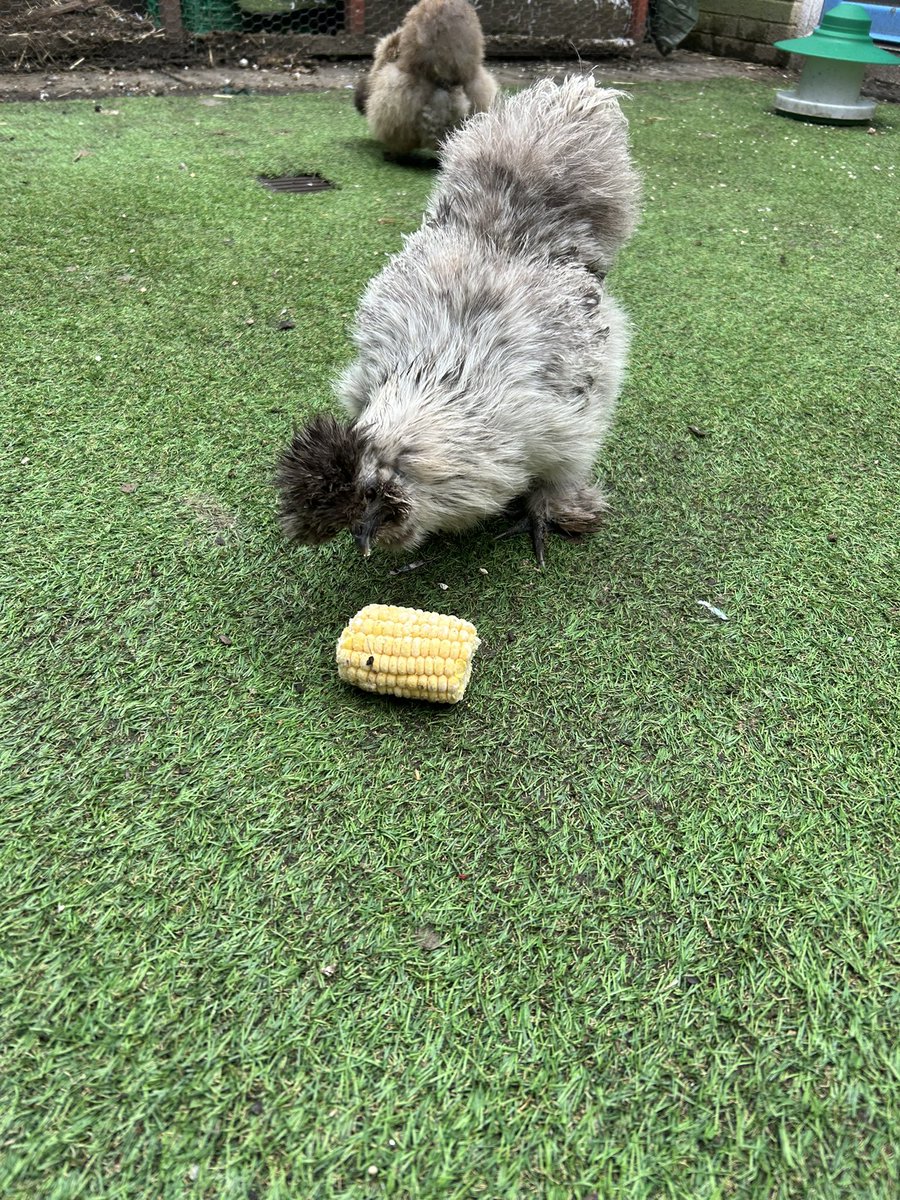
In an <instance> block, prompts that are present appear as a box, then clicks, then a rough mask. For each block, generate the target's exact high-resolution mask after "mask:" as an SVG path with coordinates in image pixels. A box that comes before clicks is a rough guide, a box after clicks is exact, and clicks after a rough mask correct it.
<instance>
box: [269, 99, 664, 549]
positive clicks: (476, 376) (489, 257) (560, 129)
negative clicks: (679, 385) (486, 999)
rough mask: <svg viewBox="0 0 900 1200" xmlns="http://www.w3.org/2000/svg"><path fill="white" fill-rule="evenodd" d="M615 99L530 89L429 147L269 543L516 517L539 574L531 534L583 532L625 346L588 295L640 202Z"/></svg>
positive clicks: (283, 489)
mask: <svg viewBox="0 0 900 1200" xmlns="http://www.w3.org/2000/svg"><path fill="white" fill-rule="evenodd" d="M619 95H620V93H618V92H615V91H611V90H608V89H603V88H600V87H598V86H597V85H596V83H595V82H594V80H593V79H592V78H591V77H590V76H586V77H578V76H576V77H571V78H569V79H567V80H566V81H565V82H564V83H563V84H561V85H556V84H553V83H552V82H550V81H548V80H545V81H543V82H541V83H538V84H535V85H534V86H533V87H530V88H528V89H527V90H525V91H523V92H520V93H519V94H518V95H516V96H513V97H510V98H507V99H505V100H503V101H502V102H500V103H499V104H498V105H497V106H496V107H495V108H493V109H492V110H491V111H489V112H486V113H482V114H481V115H479V116H477V117H473V118H472V119H471V120H470V121H468V122H467V123H466V124H465V125H464V126H463V127H462V128H461V129H460V130H458V131H457V132H456V133H455V134H453V136H452V137H451V138H450V139H449V140H448V142H447V143H446V146H445V149H444V152H443V156H442V158H443V167H444V169H443V172H442V175H441V178H440V180H439V182H438V183H437V186H436V188H435V190H434V193H433V195H432V197H431V200H430V202H429V205H428V209H427V211H426V214H425V217H424V219H423V222H422V225H421V227H420V228H419V229H418V230H417V231H416V232H415V233H413V234H412V235H410V236H409V237H408V238H407V239H406V243H405V246H404V248H403V250H402V251H401V252H400V253H399V254H397V255H396V256H395V257H394V258H392V259H391V260H390V262H389V263H388V264H387V266H386V267H385V268H384V270H383V271H382V272H381V274H380V275H378V276H376V277H375V278H374V279H373V280H372V281H371V283H370V284H369V286H368V288H367V289H366V291H365V294H364V295H363V298H362V301H361V303H360V306H359V310H358V312H357V315H356V326H355V332H354V342H355V345H356V349H357V352H358V353H357V358H356V361H355V362H353V363H352V365H351V366H350V367H349V368H348V369H347V370H346V372H345V373H344V375H343V377H342V379H341V381H340V383H339V393H340V395H341V397H342V399H343V402H344V404H345V406H346V408H347V409H348V410H349V414H350V421H349V423H344V422H341V421H338V420H336V419H335V418H334V417H332V416H328V415H320V416H317V417H314V418H313V419H312V420H311V421H310V422H309V424H307V425H306V426H305V428H302V429H300V430H298V431H296V432H295V434H294V437H293V440H292V441H291V443H290V444H289V445H288V446H287V447H286V449H285V450H284V451H283V453H282V455H281V458H280V462H279V466H278V472H277V477H276V487H277V489H278V492H279V500H280V519H281V524H282V528H283V529H284V532H285V534H286V535H287V537H289V538H292V539H295V540H296V541H299V542H303V543H306V544H308V545H316V544H318V543H321V542H325V541H328V540H329V539H330V538H333V537H335V536H336V535H337V534H338V533H340V532H341V530H343V529H349V530H350V531H351V533H352V535H353V538H354V539H355V541H356V543H357V546H358V547H359V549H360V550H361V551H362V553H363V554H364V555H368V554H369V552H370V550H371V548H372V547H373V546H382V547H385V548H387V549H391V550H412V549H414V548H415V547H417V546H419V545H420V544H421V543H422V542H423V541H424V540H425V539H426V538H428V537H429V536H430V535H432V534H436V533H443V532H456V531H460V530H464V529H468V528H470V527H472V526H475V525H478V524H479V523H480V522H482V521H484V520H485V519H486V518H489V517H492V516H495V515H497V514H500V513H502V512H504V511H507V510H510V509H511V508H512V507H514V506H516V505H518V506H519V510H520V513H521V514H522V516H523V520H522V521H521V523H520V525H519V526H518V527H517V528H520V529H521V530H522V531H525V530H530V532H531V536H532V542H533V546H534V551H535V554H536V556H537V559H538V562H540V563H542V562H543V560H544V542H545V537H546V534H547V532H548V531H550V530H553V531H556V532H558V533H560V534H563V535H566V536H570V537H577V536H579V535H581V534H587V533H591V532H593V531H594V530H596V529H597V527H598V525H599V523H600V521H601V519H602V515H603V512H604V509H605V507H606V505H605V502H604V499H603V495H602V493H601V492H600V490H599V489H598V488H597V487H596V486H595V484H594V482H593V468H594V463H595V461H596V458H597V454H598V451H599V449H600V445H601V443H602V441H603V438H604V436H605V434H606V432H607V430H608V428H609V425H610V421H611V418H612V414H613V409H614V406H615V402H616V398H617V396H618V393H619V389H620V386H621V383H622V378H623V374H624V370H625V362H626V357H627V353H628V343H629V326H628V321H627V318H626V316H625V314H624V312H623V311H622V309H621V308H620V307H619V305H618V304H616V302H615V301H614V300H613V299H612V298H611V297H610V295H609V293H608V292H607V290H606V286H605V282H604V280H605V276H606V273H607V271H608V270H609V268H610V267H611V265H612V263H613V260H614V258H615V256H616V253H617V252H618V250H619V249H620V247H621V246H622V245H623V243H624V242H625V241H626V240H627V238H628V237H629V235H630V234H631V232H632V230H633V228H634V226H635V224H636V221H637V211H638V202H639V191H640V185H639V180H638V176H637V173H636V171H635V168H634V166H633V164H632V162H631V157H630V154H629V146H628V134H627V125H626V121H625V118H624V116H623V115H622V112H621V109H620V108H619V103H618V97H619Z"/></svg>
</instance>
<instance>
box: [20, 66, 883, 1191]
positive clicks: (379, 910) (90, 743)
mask: <svg viewBox="0 0 900 1200" xmlns="http://www.w3.org/2000/svg"><path fill="white" fill-rule="evenodd" d="M634 93H635V95H634V99H633V101H632V102H631V103H630V104H629V106H628V111H629V115H630V117H631V120H632V128H633V135H634V144H635V150H636V154H637V157H638V159H639V161H640V163H641V165H642V167H643V170H644V173H645V177H646V182H647V199H646V213H645V217H644V221H643V224H642V227H641V230H640V232H639V234H638V235H637V237H636V238H635V239H634V241H633V243H632V244H631V245H630V246H629V248H628V249H627V251H626V252H625V254H624V255H623V257H622V259H621V261H620V265H619V266H618V267H617V269H616V271H615V273H614V276H613V277H612V280H611V282H612V285H613V290H614V291H615V293H616V294H617V295H618V296H619V297H620V298H621V299H622V300H623V301H624V302H625V303H626V305H627V306H628V308H629V310H630V312H631V314H632V316H633V319H634V321H635V325H636V339H635V344H634V349H633V358H632V368H631V373H630V378H629V383H628V386H627V390H626V393H625V395H624V396H623V400H622V406H621V411H620V415H619V419H618V421H617V425H616V430H615V434H614V436H613V437H612V438H611V439H610V441H609V443H608V445H607V447H606V449H605V451H604V455H603V461H602V464H601V469H602V473H603V475H604V476H605V478H606V479H607V480H608V482H609V485H610V490H611V493H612V496H613V500H614V512H613V515H612V516H611V518H610V520H609V522H608V524H607V526H606V528H605V529H604V531H603V533H602V534H601V535H600V536H598V537H597V538H595V539H594V540H592V541H590V542H588V543H585V544H584V545H582V546H570V545H565V544H560V543H556V544H554V545H552V547H551V549H550V558H549V563H548V567H547V569H546V570H545V571H544V572H543V573H538V572H537V571H536V570H535V569H534V567H533V565H532V563H531V561H530V559H529V557H528V554H527V548H526V545H525V543H524V542H522V543H515V542H494V541H493V540H492V537H491V533H492V532H493V531H485V532H484V533H481V534H477V535H474V536H471V537H467V538H459V539H454V540H450V541H436V542H434V543H433V544H431V545H429V546H428V548H427V551H426V553H425V557H426V558H427V560H428V561H427V562H426V565H425V566H424V567H422V568H421V569H419V570H418V571H414V572H410V573H407V574H402V575H398V576H391V575H390V574H389V570H390V568H391V566H392V565H393V564H392V563H391V562H390V561H388V560H385V559H383V558H378V557H375V558H373V559H372V560H371V561H370V562H369V563H368V564H366V563H363V562H361V561H360V560H359V559H358V558H357V557H356V556H355V554H354V552H353V550H352V547H351V545H350V544H349V540H348V539H345V540H341V541H340V542H336V543H333V544H332V545H330V546H327V547H324V548H322V549H319V550H308V549H292V548H290V547H287V546H285V545H284V544H283V543H282V541H281V539H280V537H279V535H278V532H277V530H276V528H275V525H274V519H273V512H274V503H273V497H272V495H271V492H270V489H269V487H268V483H267V479H268V474H269V471H270V467H271V463H272V460H273V458H274V455H275V453H276V451H277V448H278V446H279V445H280V443H281V442H282V441H283V439H284V438H285V437H286V436H287V434H288V432H289V428H290V421H291V419H292V417H293V416H295V415H296V416H303V415H304V414H305V413H307V412H308V411H310V410H312V409H313V408H318V407H322V406H327V405H329V404H330V403H331V398H330V392H329V379H330V377H331V376H332V375H333V373H334V372H335V371H336V370H337V369H338V367H339V366H340V365H342V364H343V363H344V362H345V361H346V359H347V357H348V353H349V350H348V343H347V340H346V336H345V326H346V322H347V319H348V317H349V316H350V314H351V313H352V311H353V309H354V307H355V303H356V300H357V297H358V294H359V292H360V290H361V289H362V287H363V285H364V283H365V281H366V280H367V279H368V278H369V276H370V275H371V274H372V273H374V272H375V271H376V270H377V269H378V267H379V265H380V264H381V262H382V261H383V257H384V255H385V254H389V253H391V252H393V251H395V250H396V249H397V248H398V246H399V245H400V238H401V234H402V232H403V231H405V230H409V229H412V228H414V227H415V225H416V224H417V222H418V219H419V215H420V213H421V210H422V207H423V203H424V199H425V196H426V194H427V191H428V188H429V186H430V182H431V180H430V177H429V175H428V173H427V172H411V171H407V170H404V169H402V168H400V167H396V166H389V165H386V164H384V163H383V162H382V161H381V160H380V155H379V153H378V151H377V150H376V148H374V147H373V146H372V145H371V144H370V143H368V142H367V141H365V140H364V138H363V130H362V125H361V122H360V121H359V119H358V118H357V117H356V115H355V114H354V113H353V111H352V109H351V107H350V104H349V100H348V97H347V96H346V95H344V94H341V95H310V96H302V97H300V96H298V97H292V98H280V99H265V100H263V99H256V98H244V97H238V98H236V99H234V100H231V101H223V102H222V103H220V104H219V105H218V106H209V105H206V104H204V103H202V102H200V103H198V102H197V100H196V99H191V98H187V99H152V100H151V99H141V100H123V101H121V102H120V103H119V104H118V105H117V108H118V112H116V113H109V112H107V111H103V110H101V112H99V113H98V112H95V110H94V107H93V105H91V104H87V103H72V104H65V105H59V104H55V105H52V106H51V105H45V106H42V105H8V106H6V107H3V108H0V139H8V140H3V141H2V145H0V154H2V156H3V159H4V160H5V167H4V171H3V173H2V176H0V214H2V215H0V223H2V228H3V230H4V235H3V245H2V254H3V260H4V261H3V274H2V279H3V294H4V304H5V306H6V309H7V312H6V316H5V318H4V325H5V330H4V334H3V360H4V362H3V397H4V398H3V402H2V421H3V460H2V463H3V465H2V473H0V484H2V495H3V504H4V510H3V521H2V525H0V536H2V539H3V544H4V554H3V564H4V565H3V567H2V584H0V587H2V592H3V595H4V605H3V614H2V646H3V652H2V662H3V669H4V674H5V683H4V699H3V705H2V720H3V741H2V747H3V750H2V754H3V758H4V760H5V761H4V763H3V767H4V771H3V785H2V786H3V788H4V790H5V793H6V795H5V800H4V804H3V808H2V818H0V819H2V827H3V841H2V854H3V864H4V866H3V892H4V896H5V902H4V908H5V914H4V920H3V926H4V938H3V941H4V955H3V960H2V962H3V978H2V980H0V1018H2V1035H3V1036H2V1039H0V1041H2V1050H0V1053H2V1054H3V1062H2V1076H0V1078H2V1085H0V1086H2V1092H3V1095H4V1101H3V1104H2V1109H0V1194H2V1195H3V1196H4V1197H5V1198H8V1200H14V1198H15V1200H18V1198H20V1197H21V1198H25V1197H28V1198H29V1200H31V1198H34V1197H42V1198H44V1197H46V1198H47V1200H71V1198H75V1197H82V1196H90V1197H95V1196H96V1197H99V1196H102V1197H115V1198H123V1200H124V1198H125V1197H129V1198H130V1197H150V1196H152V1197H160V1198H163V1197H164V1198H168V1197H182V1196H185V1197H188V1196H198V1197H216V1198H226V1197H227V1198H232V1197H242V1198H246V1200H250V1198H251V1197H257V1198H259V1200H261V1198H263V1197H266V1198H267V1200H287V1198H290V1200H298V1198H307V1197H353V1198H355V1197H363V1196H370V1195H377V1194H384V1195H386V1196H394V1197H409V1198H417V1197H425V1198H431V1197H441V1198H442V1200H464V1198H465V1200H468V1198H469V1197H482V1196H483V1197H497V1198H501V1197H502V1198H504V1200H506V1198H509V1200H519V1198H523V1197H530V1196H534V1197H544V1198H546V1200H570V1198H576V1197H577V1198H579V1200H588V1197H590V1196H596V1197H604V1198H605V1197H623V1198H634V1200H650V1198H651V1197H653V1198H655V1197H684V1198H688V1197H691V1198H695V1197H703V1198H709V1200H713V1198H723V1200H724V1198H726V1197H754V1198H756V1197H759V1198H762V1197H779V1198H783V1197H784V1198H786V1197H815V1198H822V1200H825V1198H831V1197H849V1196H866V1197H873V1198H875V1197H889V1196H890V1197H893V1196H895V1195H896V1194H897V1187H898V1162H897V1137H898V1128H900V1114H898V1098H900V1052H898V1040H897V1036H896V1030H897V1028H898V1027H900V1012H898V1009H900V1004H898V984H900V972H898V950H897V947H898V944H900V940H898V937H900V920H898V906H897V902H898V885H897V866H896V859H895V857H894V843H895V841H896V836H897V780H898V778H900V771H898V766H900V764H898V757H900V755H898V732H897V731H898V727H900V723H898V718H900V712H898V709H900V704H898V698H897V692H898V683H897V681H898V673H897V668H898V654H897V622H898V617H900V600H898V594H897V593H898V587H897V581H898V569H897V568H898V564H897V545H898V533H900V518H898V503H897V483H896V480H897V468H898V442H900V437H898V423H897V416H896V401H897V394H898V384H900V379H898V360H900V354H898V350H900V345H898V337H897V327H898V326H897V299H896V297H897V283H898V269H900V259H898V257H897V241H896V227H895V219H896V195H897V170H896V162H897V151H898V145H900V121H898V113H897V110H896V109H892V108H889V107H886V106H884V107H882V108H881V109H880V119H879V124H878V126H877V133H876V134H875V135H872V136H869V135H867V134H866V132H865V130H860V129H832V128H828V127H821V126H811V125H803V124H796V123H792V122H789V121H787V120H785V119H782V118H778V117H775V116H773V115H771V114H770V113H769V112H768V111H767V107H768V105H769V103H770V100H771V96H770V92H769V89H768V88H766V87H762V86H755V85H753V84H749V83H743V82H735V81H721V82H716V83H707V84H704V85H697V84H665V85H659V84H652V85H650V84H647V85H642V84H637V85H636V86H635V87H634ZM85 150H87V151H90V153H89V154H88V155H81V154H79V152H80V151H85ZM293 171H321V172H322V173H323V174H325V175H327V176H328V177H329V178H331V179H333V180H335V181H336V182H337V183H339V184H340V190H336V191H333V192H325V193H319V194H316V195H312V196H303V197H300V196H283V195H281V196H273V195H271V194H269V193H267V192H265V191H264V190H262V189H261V188H260V187H259V186H258V185H257V184H256V183H255V181H254V176H255V175H256V174H258V173H268V174H278V173H282V172H293ZM284 310H287V312H286V313H285V312H284ZM286 315H289V316H290V317H291V318H292V319H293V321H294V322H295V323H296V325H295V328H294V329H292V330H283V329H279V328H277V326H278V324H279V323H280V322H281V321H282V320H283V319H284V318H285V316H286ZM251 321H252V324H251V323H250V322H251ZM690 425H694V426H697V427H699V428H701V429H702V430H703V431H705V432H706V433H708V436H707V437H703V438H698V437H696V436H695V435H693V434H692V433H691V432H690V431H689V429H688V426H690ZM479 568H484V569H485V570H486V571H487V574H486V575H484V574H482V573H481V572H480V570H479ZM439 583H446V584H448V585H449V586H448V589H447V590H446V591H443V590H442V589H439V588H438V586H437V585H438V584H439ZM698 599H703V600H707V601H709V602H711V603H713V604H714V605H716V606H718V607H720V608H722V609H724V610H725V611H726V612H727V614H728V616H729V620H728V621H727V623H723V622H721V621H719V620H717V619H716V618H715V617H714V616H712V615H711V614H710V613H709V612H708V611H707V610H706V609H704V608H702V607H701V606H699V605H698V604H697V601H698ZM371 600H380V601H393V602H398V603H404V604H414V605H418V606H424V607H443V608H445V609H446V610H448V611H454V612H457V613H459V614H460V615H463V616H466V617H469V618H471V619H473V620H475V621H476V622H477V624H478V626H479V630H480V632H481V634H482V636H483V638H484V641H485V647H484V653H483V654H482V655H481V657H480V659H479V661H478V662H477V663H476V669H475V674H474V676H473V681H472V684H471V687H470V691H469V693H468V696H467V700H466V702H465V704H464V705H462V706H460V707H459V708H457V709H452V710H449V711H446V710H441V709H435V708H422V707H417V706H414V705H408V704H402V703H392V702H390V701H386V700H379V699H376V698H373V697H370V696H367V695H363V694H359V693H356V692H354V691H351V690H348V689H345V688H344V687H343V686H342V685H340V684H339V683H338V681H337V679H336V675H335V670H334V666H333V646H334V641H335V639H336V637H337V634H338V632H339V630H340V628H341V626H342V625H343V623H344V621H345V620H346V618H347V617H348V616H349V615H350V614H352V613H353V612H354V611H355V610H356V608H358V607H360V606H361V605H362V604H363V603H365V602H368V601H371ZM370 1168H376V1169H377V1174H375V1173H374V1172H371V1171H370Z"/></svg>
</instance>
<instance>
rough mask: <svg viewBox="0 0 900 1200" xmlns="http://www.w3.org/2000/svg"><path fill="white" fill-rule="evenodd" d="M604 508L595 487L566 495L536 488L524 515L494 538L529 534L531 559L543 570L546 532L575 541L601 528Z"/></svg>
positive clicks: (571, 491) (572, 491) (567, 492)
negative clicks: (532, 551) (532, 553)
mask: <svg viewBox="0 0 900 1200" xmlns="http://www.w3.org/2000/svg"><path fill="white" fill-rule="evenodd" d="M606 509H607V504H606V501H605V500H604V498H603V495H602V493H601V492H600V491H599V490H598V489H597V488H594V487H590V486H587V485H586V486H584V487H580V488H575V489H571V490H569V491H566V492H555V491H554V490H553V489H551V488H543V487H539V488H536V489H535V490H534V491H533V492H532V493H531V494H530V495H529V496H528V497H527V499H526V501H525V510H526V511H525V514H524V516H523V517H522V518H521V519H520V520H518V521H516V522H515V524H513V525H511V526H510V527H509V529H506V530H504V531H503V533H500V534H498V535H497V539H498V540H499V539H500V538H506V537H515V536H517V535H518V534H520V533H527V534H530V535H531V545H532V548H533V550H534V557H535V558H536V559H537V563H538V566H539V567H543V565H544V547H545V542H546V538H547V534H548V533H555V534H557V536H559V537H562V538H566V539H567V540H569V541H577V540H578V539H579V538H581V537H583V536H584V535H585V534H587V533H594V532H595V531H596V530H597V529H598V528H599V527H600V524H601V522H602V520H603V514H604V513H605V512H606Z"/></svg>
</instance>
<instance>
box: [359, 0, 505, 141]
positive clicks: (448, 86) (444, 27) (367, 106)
mask: <svg viewBox="0 0 900 1200" xmlns="http://www.w3.org/2000/svg"><path fill="white" fill-rule="evenodd" d="M496 92H497V84H496V82H495V80H494V78H493V76H492V75H490V74H489V73H488V72H487V71H486V70H485V69H484V38H483V36H482V33H481V24H480V22H479V20H478V15H477V13H476V12H475V9H474V8H473V7H472V5H471V4H470V3H469V2H468V0H419V3H418V4H416V5H414V7H413V8H411V9H410V10H409V12H408V13H407V14H406V16H405V17H404V19H403V23H402V24H401V25H400V27H399V29H395V30H394V32H393V33H390V34H388V35H387V37H383V38H382V39H381V40H380V41H379V42H378V44H377V46H376V47H375V55H374V60H373V63H372V68H371V70H370V71H369V73H368V74H367V75H366V76H364V77H363V79H361V80H360V81H359V83H358V84H357V86H356V90H355V94H354V102H355V104H356V107H357V109H358V111H359V112H361V113H364V114H365V116H366V119H367V120H368V122H369V129H370V131H371V133H372V136H373V137H374V138H376V139H377V140H378V141H380V142H382V143H383V145H384V146H385V148H386V149H387V150H388V151H390V152H391V153H393V154H408V153H410V152H411V151H413V150H436V149H437V148H438V146H439V145H440V143H441V141H442V140H443V138H444V137H446V135H447V134H448V133H449V132H450V131H451V130H452V129H455V128H456V126H457V125H459V124H460V123H461V122H462V121H464V120H465V119H466V117H468V116H470V115H471V114H472V113H477V112H482V111H484V110H485V109H488V108H490V105H491V102H492V101H493V99H494V96H495V95H496Z"/></svg>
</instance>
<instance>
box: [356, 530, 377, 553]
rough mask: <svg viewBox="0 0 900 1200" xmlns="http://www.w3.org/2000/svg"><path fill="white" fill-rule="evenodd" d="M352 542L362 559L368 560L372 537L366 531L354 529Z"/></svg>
mask: <svg viewBox="0 0 900 1200" xmlns="http://www.w3.org/2000/svg"><path fill="white" fill-rule="evenodd" d="M353 540H354V542H356V546H357V549H358V550H359V552H360V554H361V555H362V556H363V558H368V557H369V555H370V554H371V553H372V535H371V534H370V533H369V531H368V530H367V529H354V531H353Z"/></svg>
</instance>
